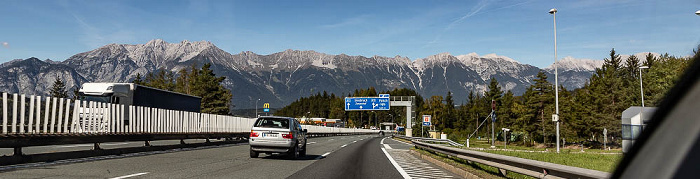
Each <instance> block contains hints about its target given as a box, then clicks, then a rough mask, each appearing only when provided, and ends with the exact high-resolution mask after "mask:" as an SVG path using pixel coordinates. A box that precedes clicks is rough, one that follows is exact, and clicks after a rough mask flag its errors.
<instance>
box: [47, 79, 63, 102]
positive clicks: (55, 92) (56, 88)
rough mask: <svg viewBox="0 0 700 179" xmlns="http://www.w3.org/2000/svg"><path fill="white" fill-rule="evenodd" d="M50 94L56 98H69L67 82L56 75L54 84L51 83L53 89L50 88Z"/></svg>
mask: <svg viewBox="0 0 700 179" xmlns="http://www.w3.org/2000/svg"><path fill="white" fill-rule="evenodd" d="M49 95H51V96H52V97H54V98H68V92H67V91H66V84H65V83H64V82H63V80H61V79H59V78H58V77H56V80H55V81H53V85H51V89H50V90H49Z"/></svg>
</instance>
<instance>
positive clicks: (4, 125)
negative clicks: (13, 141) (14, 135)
mask: <svg viewBox="0 0 700 179" xmlns="http://www.w3.org/2000/svg"><path fill="white" fill-rule="evenodd" d="M2 133H3V134H7V93H2Z"/></svg>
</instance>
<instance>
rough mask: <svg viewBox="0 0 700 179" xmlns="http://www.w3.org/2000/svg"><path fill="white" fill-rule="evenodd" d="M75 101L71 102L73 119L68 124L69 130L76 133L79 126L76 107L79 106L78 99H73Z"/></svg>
mask: <svg viewBox="0 0 700 179" xmlns="http://www.w3.org/2000/svg"><path fill="white" fill-rule="evenodd" d="M74 102H75V103H74V104H73V116H72V117H73V120H72V122H71V124H70V132H71V133H76V132H78V129H79V128H80V126H79V122H78V116H79V115H78V113H79V112H80V111H78V108H80V100H75V101H74Z"/></svg>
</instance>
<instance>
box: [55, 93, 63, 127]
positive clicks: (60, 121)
mask: <svg viewBox="0 0 700 179" xmlns="http://www.w3.org/2000/svg"><path fill="white" fill-rule="evenodd" d="M61 126H63V98H58V125H56V132H57V133H61V132H63V131H62V128H61Z"/></svg>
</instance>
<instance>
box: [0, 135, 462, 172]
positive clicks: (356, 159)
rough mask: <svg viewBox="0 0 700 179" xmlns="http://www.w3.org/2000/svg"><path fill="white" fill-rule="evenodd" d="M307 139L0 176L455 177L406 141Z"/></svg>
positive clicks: (25, 168) (64, 164)
mask: <svg viewBox="0 0 700 179" xmlns="http://www.w3.org/2000/svg"><path fill="white" fill-rule="evenodd" d="M118 144H119V143H117V144H115V145H114V146H118ZM307 144H308V153H307V156H306V157H303V158H300V159H297V160H290V159H287V158H286V157H284V156H281V155H266V154H261V157H260V158H250V157H249V156H248V155H249V154H248V150H249V146H248V145H247V143H239V144H227V145H222V146H208V147H199V148H191V149H176V150H169V151H154V152H143V153H137V154H127V155H122V156H104V157H97V158H91V159H82V160H81V159H76V160H66V161H56V162H51V163H36V164H24V165H20V166H22V167H14V168H12V167H5V168H3V169H2V170H0V178H406V177H414V178H454V174H452V173H449V172H446V171H444V170H442V169H441V168H439V167H437V166H434V165H432V164H430V163H427V162H424V161H422V160H420V159H417V158H415V157H413V156H412V155H410V154H408V149H409V148H410V147H411V146H410V145H408V144H404V143H401V142H398V141H394V140H393V139H390V138H386V137H380V136H378V135H361V136H334V137H320V138H310V139H308V141H307ZM122 145H125V146H129V145H136V144H135V143H122ZM46 147H52V146H46ZM53 147H56V146H53ZM85 147H88V146H86V145H85V146H83V145H77V146H76V147H74V148H85ZM64 148H67V147H64ZM33 150H40V149H33ZM42 150H48V149H46V148H43V149H42ZM51 150H56V149H51ZM61 150H63V149H61Z"/></svg>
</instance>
